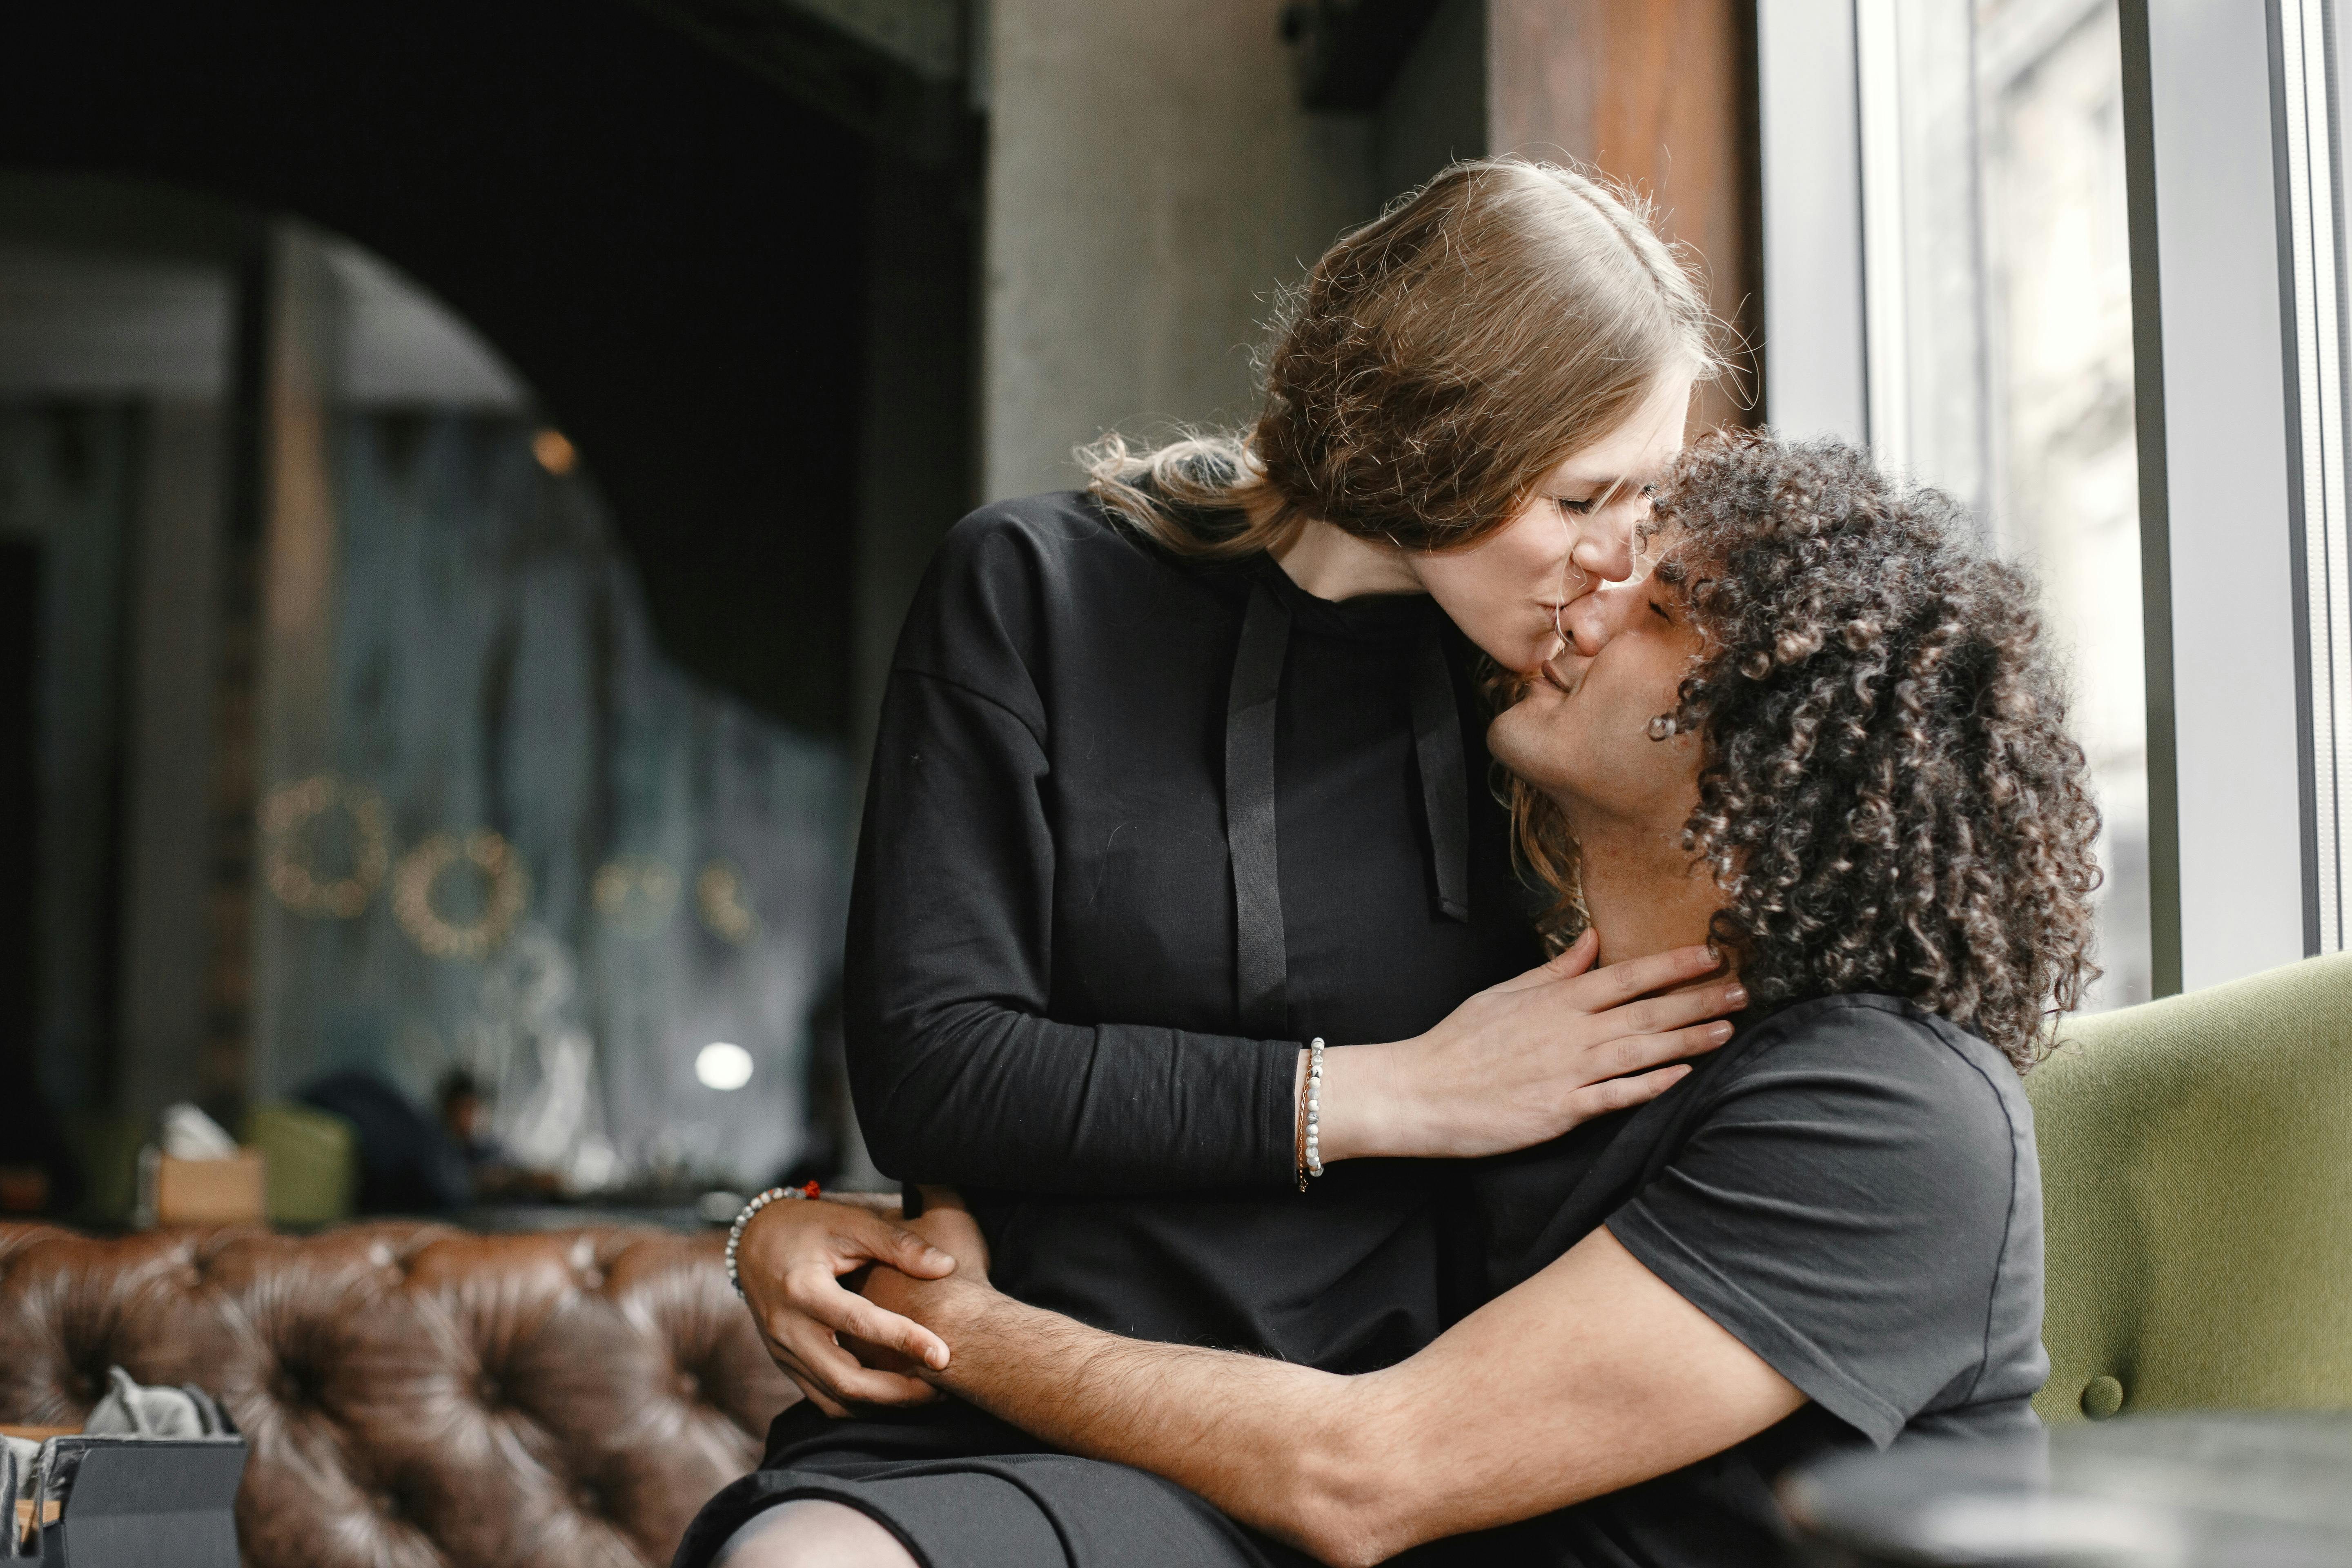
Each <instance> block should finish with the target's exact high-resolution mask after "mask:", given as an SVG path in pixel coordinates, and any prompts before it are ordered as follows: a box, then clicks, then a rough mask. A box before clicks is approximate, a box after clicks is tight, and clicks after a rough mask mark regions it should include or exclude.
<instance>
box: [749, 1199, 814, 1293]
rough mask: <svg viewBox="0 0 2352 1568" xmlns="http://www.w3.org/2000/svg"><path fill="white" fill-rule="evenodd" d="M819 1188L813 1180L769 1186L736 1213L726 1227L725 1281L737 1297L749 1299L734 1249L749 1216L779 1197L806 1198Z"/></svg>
mask: <svg viewBox="0 0 2352 1568" xmlns="http://www.w3.org/2000/svg"><path fill="white" fill-rule="evenodd" d="M819 1190H820V1189H819V1188H818V1186H817V1184H815V1183H814V1182H811V1183H810V1184H808V1185H806V1186H804V1187H770V1188H769V1189H768V1190H767V1191H766V1192H764V1193H761V1194H760V1195H759V1196H758V1197H756V1198H753V1199H752V1200H751V1202H750V1203H748V1204H745V1205H743V1212H742V1213H741V1214H739V1215H736V1216H735V1223H734V1224H733V1225H731V1226H728V1227H727V1283H729V1284H730V1285H732V1286H734V1287H735V1294H736V1296H737V1297H738V1298H740V1299H741V1300H747V1301H748V1300H751V1298H750V1297H748V1296H745V1295H744V1294H743V1277H742V1276H741V1275H740V1274H738V1273H736V1272H735V1249H736V1248H737V1247H741V1246H742V1245H743V1227H744V1226H747V1225H750V1224H751V1216H752V1215H755V1214H758V1213H759V1212H760V1211H761V1209H763V1208H766V1207H767V1206H768V1205H770V1204H772V1203H774V1202H776V1201H777V1200H778V1199H779V1198H800V1199H803V1200H807V1199H811V1198H814V1197H815V1196H816V1195H817V1193H818V1192H819Z"/></svg>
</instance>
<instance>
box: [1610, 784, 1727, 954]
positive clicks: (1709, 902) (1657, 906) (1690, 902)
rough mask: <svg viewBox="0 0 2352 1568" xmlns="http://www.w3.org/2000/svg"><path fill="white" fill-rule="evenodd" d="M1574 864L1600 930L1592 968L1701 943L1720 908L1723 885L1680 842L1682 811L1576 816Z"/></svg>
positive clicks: (1705, 938) (1706, 937) (1704, 939)
mask: <svg viewBox="0 0 2352 1568" xmlns="http://www.w3.org/2000/svg"><path fill="white" fill-rule="evenodd" d="M1577 868H1578V876H1579V879H1580V882H1581V885H1582V889H1583V892H1584V907H1585V910H1586V912H1587V913H1589V914H1590V915H1591V919H1592V929H1593V930H1594V931H1597V932H1599V933H1600V937H1601V953H1600V956H1599V957H1597V958H1595V959H1594V960H1593V963H1594V965H1595V967H1598V966H1599V965H1601V964H1604V963H1622V962H1623V961H1624V960H1626V959H1629V958H1644V957H1647V956H1648V955H1649V954H1651V953H1654V952H1666V951H1667V950H1669V949H1671V948H1677V947H1686V946H1689V945H1691V944H1692V943H1694V942H1706V941H1707V940H1708V931H1707V921H1708V920H1709V919H1710V918H1711V917H1712V916H1713V915H1714V913H1715V911H1716V910H1718V909H1720V908H1722V907H1723V892H1722V889H1719V888H1717V886H1716V885H1715V880H1714V879H1713V878H1712V877H1710V876H1708V875H1707V869H1706V866H1704V865H1699V866H1693V865H1692V864H1691V858H1690V856H1689V854H1688V852H1686V851H1685V849H1684V848H1683V847H1682V819H1681V818H1680V817H1676V818H1675V820H1674V821H1673V822H1672V823H1667V822H1665V821H1664V820H1662V819H1644V820H1639V821H1636V820H1611V821H1607V822H1602V823H1599V824H1587V823H1584V822H1579V824H1578V833H1577ZM1694 984H1696V983H1694Z"/></svg>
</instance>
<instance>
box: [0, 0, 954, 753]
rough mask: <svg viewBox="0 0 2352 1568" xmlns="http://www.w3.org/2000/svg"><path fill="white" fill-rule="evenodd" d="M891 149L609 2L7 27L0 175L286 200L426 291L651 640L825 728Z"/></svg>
mask: <svg viewBox="0 0 2352 1568" xmlns="http://www.w3.org/2000/svg"><path fill="white" fill-rule="evenodd" d="M889 156H891V154H890V153H887V151H882V152H878V153H877V148H876V144H875V142H874V141H873V139H872V138H871V137H870V136H868V135H867V134H864V133H862V132H860V131H858V130H856V129H853V128H852V127H851V126H850V125H848V124H846V123H845V122H844V120H843V118H842V117H841V116H840V115H839V114H828V113H826V112H823V111H821V110H818V109H814V108H812V107H809V106H808V104H807V103H806V102H805V101H803V98H802V97H797V96H795V95H794V94H793V92H791V91H789V90H787V89H785V88H784V87H782V86H779V85H778V84H777V83H775V82H774V81H772V80H771V79H766V78H763V77H762V76H761V75H759V74H757V73H756V72H755V71H754V70H753V69H751V68H749V67H746V66H745V65H742V64H740V63H739V62H738V61H737V60H735V59H733V58H729V57H728V56H726V55H724V54H722V53H720V52H719V51H718V50H716V49H713V48H711V47H707V46H706V45H705V44H704V43H702V42H700V41H698V40H697V39H696V38H694V37H689V36H688V35H687V34H686V33H685V32H682V31H680V30H679V29H677V27H674V26H671V25H670V24H669V23H667V22H666V21H664V20H662V19H660V18H658V17H656V16H654V15H652V14H649V13H648V12H646V11H642V10H639V9H637V8H635V7H633V6H630V5H623V4H618V3H616V0H499V4H495V5H483V4H478V3H475V4H466V3H461V0H404V3H402V4H399V5H390V4H383V3H380V0H341V3H339V4H336V5H300V4H291V3H286V0H275V3H273V0H207V3H205V4H201V5H186V4H171V3H166V0H81V3H78V4H76V5H66V6H41V7H28V8H26V9H24V10H22V11H20V12H19V13H18V14H17V15H16V16H14V17H12V18H11V25H10V28H9V47H8V48H7V49H6V50H5V51H0V167H5V168H16V169H24V170H42V171H73V172H84V173H97V174H118V175H130V176H136V177H142V178H146V179H152V180H157V181H163V182H167V183H171V184H180V185H185V186H190V187H194V188H196V189H200V190H203V191H205V192H209V193H213V194H215V195H221V196H226V197H228V198H231V199H233V200H236V201H237V202H240V203H243V204H246V205H249V206H251V207H252V208H254V209H256V210H257V211H278V212H287V213H291V214H294V215H297V216H301V217H304V218H307V219H310V220H311V221H313V222H315V223H317V224H320V225H321V226H326V227H328V228H331V229H334V230H337V231H340V232H341V233H343V234H346V235H349V236H350V237H352V238H355V239H357V240H359V241H361V242H362V243H363V244H365V245H367V246H370V247H373V248H374V249H376V250H378V251H380V252H381V253H383V255H384V256H385V257H386V258H390V259H391V260H393V261H394V262H395V263H397V264H398V265H399V266H400V267H402V268H404V269H406V270H407V271H408V272H409V273H411V274H412V275H413V276H415V278H416V279H418V280H420V281H421V282H423V283H425V285H427V286H428V287H429V288H431V289H434V290H435V291H436V292H437V293H439V294H440V295H441V296H442V297H443V298H445V299H446V300H448V301H449V302H450V303H451V304H452V305H453V306H455V307H456V308H457V310H458V311H459V312H460V313H461V314H462V315H464V316H465V317H467V319H468V320H470V321H472V322H473V323H474V324H475V325H476V326H477V327H478V329H480V331H482V332H483V334H484V335H485V336H486V337H488V339H489V340H490V341H491V342H494V343H495V344H496V345H497V346H498V347H499V349H500V350H501V351H502V352H503V353H505V354H506V355H507V356H508V358H509V360H511V361H512V362H513V363H514V364H515V366H516V367H517V368H518V369H519V370H520V372H521V373H522V374H523V375H524V377H525V378H526V379H527V380H528V381H529V382H530V384H532V386H533V387H535V388H536V390H537V392H538V393H539V395H540V397H541V401H542V403H543V405H544V412H545V414H546V416H548V417H549V418H550V419H551V421H552V422H554V423H555V424H557V425H559V426H562V428H563V430H564V431H565V432H566V434H568V435H569V436H571V437H572V439H573V440H574V441H575V442H576V443H577V445H578V446H579V447H580V449H581V451H582V453H583V457H584V458H585V459H586V461H587V463H588V465H589V468H591V470H592V471H593V473H594V475H595V476H596V478H597V479H598V480H599V482H600V483H601V484H602V486H603V487H604V490H605V493H606V495H607V497H608V498H609V500H610V501H611V503H612V506H613V510H614V514H615V518H616V521H617V523H618V526H619V528H620V531H621V533H622V535H623V537H624V539H625V542H627V544H628V546H629V547H630V549H631V551H632V552H633V554H634V555H635V558H636V560H637V562H638V563H639V566H640V569H641V571H642V573H643V576H644V582H645V586H646V594H647V596H648V598H649V600H650V604H651V608H652V612H653V615H654V617H655V621H656V627H657V629H658V632H659V635H660V636H661V637H662V639H663V641H664V643H665V645H666V647H667V648H668V650H669V651H670V652H671V654H672V655H673V657H675V658H677V659H678V660H679V661H680V662H681V663H683V664H685V665H686V666H687V667H688V668H689V669H691V670H693V671H694V672H696V673H698V674H699V675H701V676H703V677H704V678H705V679H709V680H711V681H713V682H715V683H718V684H719V685H721V686H723V687H724V688H726V689H730V690H731V691H733V692H735V693H737V694H738V695H740V696H741V697H743V698H745V699H747V700H750V701H751V702H752V703H753V704H755V705H756V706H757V707H759V708H760V709H761V710H763V711H765V712H767V713H769V714H770V715H772V716H773V717H776V718H779V719H782V720H784V721H788V722H791V723H793V724H795V725H797V726H800V727H802V728H803V729H807V730H811V731H818V732H822V733H836V734H837V733H840V732H842V731H843V730H844V727H845V721H846V716H847V684H846V649H847V639H848V637H849V635H850V628H849V626H848V616H849V606H850V605H851V603H852V595H851V593H850V592H849V591H848V590H849V574H850V572H851V564H852V538H853V532H854V521H855V518H856V510H857V501H858V498H857V495H856V489H855V483H856V481H855V474H856V447H857V440H858V433H859V422H860V421H859V408H860V388H861V383H862V380H863V377H864V361H863V357H862V352H863V350H862V345H863V340H864V337H865V327H866V321H865V306H866V299H865V296H864V293H863V290H864V289H865V287H866V283H865V279H867V278H868V277H869V275H870V271H871V268H870V267H869V259H870V258H869V254H868V236H869V233H870V232H871V226H870V224H869V222H868V216H869V212H870V209H871V206H872V201H871V192H872V182H873V177H874V174H875V168H876V163H877V157H882V158H887V157H889ZM933 210H934V211H936V212H939V213H940V216H941V219H942V222H941V224H940V226H939V228H938V229H937V230H936V231H934V236H933V237H934V238H935V239H936V243H937V244H938V245H939V246H940V247H941V248H942V250H944V251H947V252H951V253H954V252H959V247H961V246H962V245H964V244H966V243H968V242H966V241H964V240H963V239H961V237H959V235H958V234H957V233H956V232H955V225H954V223H953V221H952V219H953V208H952V204H950V205H948V206H945V207H939V206H935V207H934V208H933ZM914 242H915V243H916V244H918V245H921V244H924V243H927V241H926V239H925V237H923V236H920V235H918V236H916V237H914ZM257 254H258V252H257ZM951 271H952V268H951Z"/></svg>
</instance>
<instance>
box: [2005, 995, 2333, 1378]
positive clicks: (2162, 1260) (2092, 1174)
mask: <svg viewBox="0 0 2352 1568" xmlns="http://www.w3.org/2000/svg"><path fill="white" fill-rule="evenodd" d="M2060 1036H2061V1040H2062V1044H2061V1045H2060V1047H2059V1049H2058V1050H2057V1052H2056V1054H2054V1055H2053V1057H2052V1058H2050V1059H2049V1060H2048V1061H2047V1062H2045V1063H2043V1064H2042V1066H2040V1067H2038V1068H2035V1069H2034V1070H2033V1071H2032V1073H2031V1074H2029V1075H2028V1076H2027V1079H2026V1093H2027V1095H2028V1097H2029V1098H2030V1099H2031V1100H2032V1102H2033V1117H2034V1126H2035V1131H2036V1134H2037V1137H2038V1142H2039V1143H2040V1146H2041V1151H2042V1212H2043V1215H2044V1217H2045V1221H2046V1225H2047V1231H2048V1260H2049V1262H2048V1268H2049V1308H2048V1313H2047V1316H2046V1317H2045V1319H2044V1321H2043V1326H2042V1342H2043V1343H2044V1344H2046V1345H2047V1346H2048V1347H2049V1351H2050V1381H2049V1382H2048V1383H2047V1384H2044V1385H2043V1387H2042V1394H2041V1395H2040V1397H2039V1398H2037V1399H2036V1400H2035V1401H2034V1407H2035V1408H2036V1409H2037V1410H2039V1411H2040V1412H2041V1413H2042V1418H2043V1419H2044V1420H2046V1421H2051V1422H2062V1421H2080V1420H2082V1419H2084V1412H2085V1406H2086V1403H2087V1406H2088V1408H2089V1410H2090V1412H2091V1413H2092V1414H2094V1415H2110V1414H2113V1413H2114V1412H2115V1410H2116V1408H2118V1407H2120V1408H2121V1409H2123V1410H2126V1411H2141V1410H2183V1409H2219V1408H2233V1409H2258V1410H2259V1409H2269V1410H2278V1409H2293V1408H2313V1407H2341V1408H2352V954H2336V955H2333V956H2329V957H2325V958H2315V959H2310V960H2307V961H2305V962H2304V963H2296V964H2290V965H2288V966H2287V967H2286V968H2284V969H2275V970H2272V971H2271V972H2269V973H2264V974H2257V975H2253V976H2251V977H2250V978H2247V979H2244V980H2239V981H2233V982H2231V984H2226V985H2216V986H2213V987H2211V988H2210V989H2209V990H2204V991H2199V992H2196V993H2193V994H2189V995H2186V996H2175V997H2169V998H2167V999H2166V1000H2164V1001H2161V1002H2152V1003H2149V1004H2147V1005H2145V1006H2139V1007H2132V1008H2126V1009H2125V1010H2123V1011H2121V1012H2116V1013H2107V1014H2101V1015H2097V1016H2091V1017H2085V1018H2080V1019H2072V1020H2069V1021H2068V1022H2067V1023H2066V1025H2065V1026H2064V1027H2063V1029H2062V1030H2061V1031H2060ZM2107 1379H2112V1380H2113V1383H2112V1384H2109V1383H2106V1382H2105V1381H2103V1380H2107ZM2086 1394H2087V1395H2088V1399H2087V1402H2086V1398H2085V1396H2086Z"/></svg>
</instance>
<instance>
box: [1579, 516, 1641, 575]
mask: <svg viewBox="0 0 2352 1568" xmlns="http://www.w3.org/2000/svg"><path fill="white" fill-rule="evenodd" d="M1635 521H1637V519H1636V513H1635V509H1634V508H1633V507H1630V506H1612V507H1610V508H1609V509H1607V510H1605V511H1602V512H1600V513H1599V514H1597V515H1595V516H1592V517H1591V518H1588V519H1587V520H1586V521H1585V524H1584V526H1583V528H1581V529H1580V530H1579V531H1578V532H1577V536H1576V542H1575V543H1574V544H1572V545H1570V547H1569V552H1568V558H1569V560H1570V562H1572V563H1574V564H1575V566H1576V568H1577V570H1578V571H1580V572H1583V573H1587V574H1590V575H1591V576H1593V577H1596V578H1599V579H1600V580H1601V582H1604V583H1622V582H1623V581H1624V580H1625V579H1626V578H1628V577H1631V576H1632V575H1633V524H1634V522H1635Z"/></svg>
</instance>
